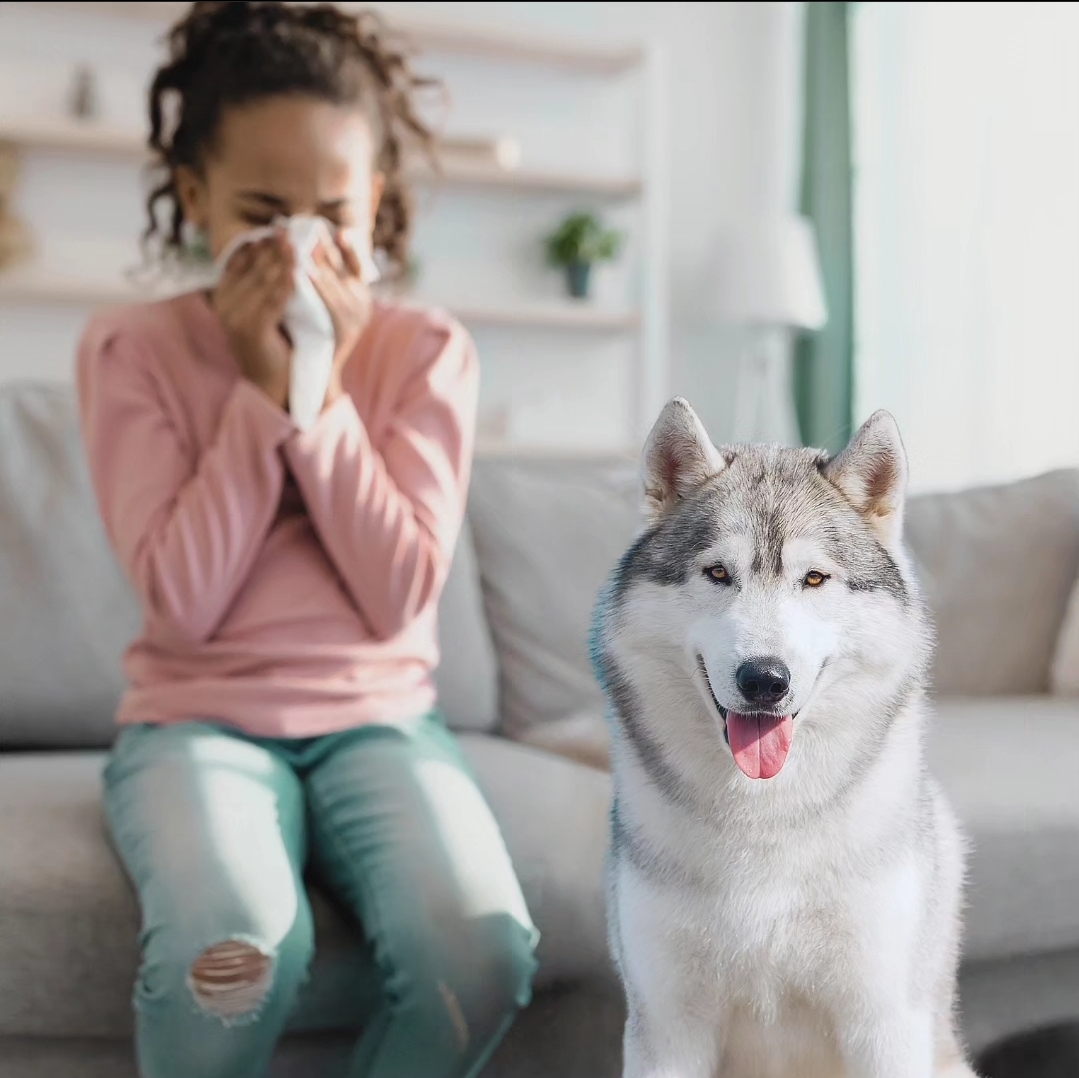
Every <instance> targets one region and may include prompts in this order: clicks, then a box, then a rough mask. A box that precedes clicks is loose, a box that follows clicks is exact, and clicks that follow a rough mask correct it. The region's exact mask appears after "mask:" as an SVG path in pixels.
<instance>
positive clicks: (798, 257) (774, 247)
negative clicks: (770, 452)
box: [711, 214, 827, 445]
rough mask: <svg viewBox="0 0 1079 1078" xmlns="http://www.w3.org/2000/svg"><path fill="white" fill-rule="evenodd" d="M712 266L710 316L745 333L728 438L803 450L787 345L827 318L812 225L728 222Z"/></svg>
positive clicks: (790, 218)
mask: <svg viewBox="0 0 1079 1078" xmlns="http://www.w3.org/2000/svg"><path fill="white" fill-rule="evenodd" d="M714 267H715V268H714V274H713V278H712V289H711V291H712V297H713V313H714V315H715V316H716V317H717V318H718V319H719V320H720V321H721V322H723V323H726V324H728V325H736V326H743V327H746V328H747V329H748V330H749V331H750V333H749V340H748V343H747V344H746V345H745V346H744V347H743V348H742V351H741V354H740V356H739V361H738V383H737V387H736V391H735V393H736V395H735V406H734V423H733V432H732V433H733V438H732V441H735V442H779V443H780V444H782V445H800V444H801V439H800V437H799V434H798V419H797V416H796V415H795V410H794V390H793V385H792V379H791V352H792V348H791V345H792V342H793V338H794V334H795V333H796V332H797V331H798V330H815V329H820V328H821V326H823V325H824V323H825V321H826V320H827V311H826V309H825V304H824V290H823V287H822V285H821V276H820V265H819V262H818V259H817V243H816V235H815V233H814V230H813V224H812V222H810V221H809V220H808V219H807V218H805V217H799V216H796V215H793V214H791V215H787V216H782V215H776V216H775V217H765V218H760V217H758V218H749V219H746V220H743V221H740V222H738V223H737V224H731V225H729V226H728V227H726V228H724V229H723V230H722V232H721V234H720V237H719V242H718V244H717V247H716V260H715V263H714Z"/></svg>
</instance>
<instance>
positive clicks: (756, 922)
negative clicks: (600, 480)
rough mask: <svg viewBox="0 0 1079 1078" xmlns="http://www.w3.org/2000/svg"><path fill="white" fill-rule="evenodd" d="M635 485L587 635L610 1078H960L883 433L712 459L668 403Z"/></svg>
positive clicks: (940, 818) (948, 933) (890, 466)
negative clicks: (640, 507) (603, 834)
mask: <svg viewBox="0 0 1079 1078" xmlns="http://www.w3.org/2000/svg"><path fill="white" fill-rule="evenodd" d="M642 478H643V486H644V501H645V509H646V515H647V518H648V522H647V525H646V527H645V528H644V529H643V531H642V533H641V534H640V535H639V537H638V538H637V540H636V541H635V542H634V544H633V545H632V546H631V547H630V549H629V551H628V552H627V553H626V554H625V556H624V557H623V558H622V560H621V562H620V563H619V565H618V567H617V568H616V570H615V571H614V573H613V575H612V577H611V580H610V582H609V584H608V586H607V588H606V590H605V592H604V594H603V595H602V596H601V599H600V602H599V605H598V607H597V610H596V620H595V624H594V627H593V659H594V662H595V666H596V670H597V673H598V676H599V679H600V681H601V683H602V685H603V687H604V690H605V692H606V694H607V698H608V701H609V704H610V713H611V717H612V724H613V728H614V736H613V747H612V769H613V773H614V804H613V808H612V814H611V823H612V836H611V853H610V858H609V863H608V903H609V907H608V908H609V923H610V936H611V948H612V952H613V955H614V958H615V961H616V964H617V966H618V969H619V972H620V975H621V978H622V982H623V985H624V988H625V993H626V1001H627V1007H628V1020H627V1023H626V1029H625V1039H624V1049H625V1063H624V1075H625V1078H973V1071H971V1070H970V1068H969V1066H968V1065H967V1063H966V1062H965V1061H964V1054H963V1050H962V1048H961V1046H960V1043H959V1040H958V1037H957V1035H956V1027H955V1018H954V1002H955V992H956V967H957V963H958V953H959V930H960V904H961V890H962V877H963V855H964V851H963V841H962V839H961V837H960V832H959V829H958V827H957V825H956V822H955V819H954V818H953V815H952V812H951V810H950V808H949V807H948V804H947V802H946V801H945V799H944V797H943V796H942V794H941V792H940V790H939V788H938V787H937V785H936V783H935V782H934V781H933V779H932V778H931V777H930V775H929V774H928V773H927V771H926V765H925V760H924V757H923V749H922V727H923V724H924V721H925V715H926V702H925V690H924V686H925V681H926V674H927V668H928V664H929V659H930V653H931V645H932V639H931V631H930V627H929V623H928V619H927V616H926V613H925V610H924V607H923V604H922V602H921V600H920V598H919V595H918V591H917V587H916V583H915V580H914V577H913V574H912V572H911V569H910V566H909V564H908V561H907V557H906V555H905V553H904V550H903V547H902V545H901V531H902V516H903V497H904V489H905V485H906V457H905V454H904V451H903V445H902V442H901V441H900V438H899V431H898V429H897V428H896V425H895V421H894V420H893V419H892V417H891V416H890V415H888V414H887V413H886V412H877V413H876V415H874V416H873V417H872V418H871V419H870V420H869V421H868V422H867V423H866V424H865V425H864V426H863V427H862V428H861V429H860V430H859V431H858V432H857V434H856V435H855V436H854V438H853V440H852V441H851V442H850V444H849V445H848V446H847V448H846V449H845V450H844V451H843V452H842V453H840V454H839V456H837V457H836V458H835V459H829V458H828V456H827V455H826V454H824V453H821V452H819V451H816V450H811V449H782V448H779V447H778V446H733V447H729V448H724V449H716V448H715V447H714V446H713V445H712V443H711V442H710V441H709V439H708V436H707V435H706V433H705V431H704V428H703V427H702V426H701V423H700V421H699V420H698V419H697V416H696V415H695V414H694V412H693V410H692V409H691V408H690V407H689V405H688V404H686V402H685V401H682V400H674V401H672V402H671V403H670V404H668V405H667V407H666V408H665V409H664V411H663V413H662V415H661V416H660V418H659V420H658V421H657V423H656V425H655V427H654V429H653V430H652V433H651V434H650V436H649V438H648V442H647V445H646V447H645V451H644V458H643V463H642Z"/></svg>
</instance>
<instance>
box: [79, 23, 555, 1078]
mask: <svg viewBox="0 0 1079 1078" xmlns="http://www.w3.org/2000/svg"><path fill="white" fill-rule="evenodd" d="M169 44H170V58H169V62H168V63H167V64H166V65H165V66H164V67H162V68H161V69H160V70H159V71H158V72H157V76H156V78H155V79H154V82H153V87H152V90H151V93H150V118H151V121H152V136H151V146H152V148H153V149H154V151H155V152H156V153H157V155H158V156H159V158H160V160H161V163H162V164H163V165H164V166H165V169H166V171H167V177H168V178H167V181H166V182H165V183H164V184H163V185H162V186H161V187H160V188H159V189H158V190H157V191H156V192H154V195H153V196H152V197H151V200H150V206H149V209H150V215H151V226H150V231H151V233H153V231H154V227H155V226H154V223H153V222H154V220H156V214H155V211H156V210H157V209H159V206H158V203H159V202H162V201H163V202H164V203H165V205H166V206H167V207H168V209H169V210H170V211H171V214H170V217H171V224H170V229H169V231H168V232H167V235H165V236H164V237H163V240H164V243H165V244H166V245H172V246H179V245H181V244H182V243H183V242H185V238H187V237H190V236H191V234H192V233H194V234H195V235H197V236H199V237H201V240H202V241H204V243H205V245H206V246H208V248H209V251H210V253H212V254H213V255H217V254H219V253H220V252H221V251H222V249H223V248H224V247H225V246H226V245H227V244H228V243H229V241H230V239H232V238H233V237H235V236H236V235H237V234H239V233H240V232H244V231H247V230H249V229H251V228H253V227H256V226H260V225H266V224H268V223H271V222H273V221H275V220H276V219H277V218H279V217H282V216H284V217H288V216H292V215H319V216H321V217H323V218H324V219H325V220H326V222H327V223H328V225H329V229H328V231H327V238H329V236H331V235H332V236H333V237H334V238H333V241H332V242H326V243H324V244H323V245H322V246H321V247H320V249H319V250H318V252H317V255H316V262H317V265H316V268H315V270H314V271H313V273H312V279H313V281H314V283H315V286H316V288H317V289H318V292H319V294H320V295H321V297H322V299H323V301H324V302H325V304H326V306H327V308H328V309H329V311H330V313H331V315H332V318H333V324H334V334H335V354H334V365H333V374H332V376H331V380H330V386H329V389H328V390H327V392H326V396H325V402H324V405H323V408H322V411H321V414H320V415H319V416H318V418H317V420H316V421H315V423H314V425H313V426H312V427H310V428H309V429H306V430H303V431H300V430H298V429H297V427H296V426H295V425H294V423H293V421H292V419H291V418H290V415H289V412H288V391H289V365H290V359H291V344H290V340H289V338H288V336H287V333H286V332H285V331H283V330H282V328H281V325H282V317H283V311H284V307H285V304H286V303H287V301H288V299H289V297H290V295H291V293H292V288H293V285H292V281H293V269H294V258H293V255H292V252H291V248H290V246H289V244H288V242H287V240H286V238H285V234H284V232H282V233H280V234H278V235H274V236H271V237H269V238H268V239H265V240H264V241H262V242H260V243H257V244H254V245H249V246H245V247H242V248H240V250H239V252H238V253H237V254H236V255H235V256H233V257H232V258H231V260H230V261H228V263H227V266H226V268H225V269H224V271H223V275H222V277H221V280H220V283H219V284H218V285H217V287H215V288H214V289H213V291H212V292H211V293H209V294H207V293H202V292H192V293H189V294H186V295H182V296H180V297H179V298H177V299H172V300H168V301H165V302H161V303H148V304H141V305H136V306H132V307H128V308H125V309H122V310H119V311H113V312H111V313H108V314H105V315H103V316H101V317H98V318H97V319H95V320H94V321H93V323H92V324H91V325H90V326H89V328H88V329H87V331H86V333H85V336H84V338H83V341H82V343H81V346H80V350H79V358H78V385H79V398H80V406H81V414H82V423H83V431H84V437H85V440H86V445H87V451H88V456H89V462H90V469H91V473H92V477H93V482H94V486H95V490H96V493H97V497H98V501H99V504H100V507H101V512H102V515H103V517H104V520H105V524H106V527H107V530H108V533H109V536H110V538H111V541H112V543H113V546H114V547H115V549H116V552H117V554H118V556H119V558H120V561H121V562H122V564H123V566H124V567H125V569H126V571H127V574H128V576H129V577H130V579H131V581H132V583H133V585H134V587H135V588H136V590H137V592H138V595H139V596H140V598H141V601H142V605H143V609H144V613H145V622H144V628H143V631H142V635H141V636H140V638H139V639H138V640H137V641H136V642H135V643H134V644H133V645H132V647H131V649H130V651H129V653H128V655H127V658H126V671H127V674H128V677H129V680H130V683H131V687H130V689H129V691H128V692H127V694H126V696H125V697H124V700H123V703H122V705H121V708H120V714H119V720H120V722H121V723H122V724H123V730H122V733H121V734H120V736H119V739H118V741H117V743H116V746H115V749H114V750H113V754H112V758H111V760H110V762H109V765H108V769H107V771H106V776H105V804H106V811H107V816H108V821H109V825H110V827H111V831H112V836H113V839H114V842H115V845H116V848H117V850H118V851H119V853H120V856H121V858H122V859H123V862H124V864H125V865H126V867H127V870H128V872H129V874H130V876H131V878H132V880H133V881H134V884H135V887H136V889H137V891H138V896H139V901H140V905H141V909H142V933H141V937H140V939H141V945H142V965H141V969H140V972H139V976H138V983H137V986H136V989H135V1011H136V1040H137V1051H138V1063H139V1070H140V1074H141V1075H143V1078H247V1076H256V1075H261V1074H263V1073H264V1072H265V1070H266V1067H267V1065H268V1062H269V1060H270V1057H271V1054H272V1052H273V1049H274V1043H275V1041H276V1040H277V1038H278V1036H279V1035H280V1034H281V1032H282V1030H283V1029H284V1028H285V1026H286V1024H287V1023H288V1021H289V1018H290V1015H291V1014H292V1012H293V1010H294V1004H295V1003H296V999H297V993H298V992H299V990H300V988H301V985H302V984H303V981H304V978H305V976H306V973H307V969H308V965H309V962H310V960H311V956H312V950H313V940H312V921H311V910H310V907H309V905H308V900H307V896H306V892H305V889H304V882H303V881H304V873H305V870H306V869H308V868H310V870H311V871H312V872H313V873H314V874H315V876H316V878H317V879H318V881H319V882H320V883H321V884H323V885H324V886H325V887H326V888H327V889H328V890H329V891H330V892H331V893H332V895H333V896H334V897H335V898H336V899H337V901H338V903H339V904H340V905H342V906H343V907H344V908H345V909H347V910H348V911H350V912H351V914H352V915H353V917H354V918H355V919H356V921H357V922H358V924H359V926H360V927H361V928H362V932H363V936H364V940H365V947H366V953H367V954H368V956H369V959H370V968H369V970H368V976H369V984H370V990H369V991H368V990H366V989H365V990H364V991H360V990H357V996H356V999H354V1000H350V1001H347V1002H351V1003H352V1004H353V1006H352V1011H353V1015H352V1016H351V1018H350V1019H349V1021H350V1022H352V1023H354V1024H355V1026H356V1028H362V1030H363V1032H362V1035H361V1036H360V1039H359V1043H358V1045H357V1048H356V1051H355V1055H354V1057H353V1061H352V1064H351V1071H350V1074H351V1075H353V1076H355V1078H360V1076H363V1078H439V1076H446V1078H450V1076H454V1078H460V1076H466V1075H474V1074H476V1073H477V1072H478V1070H479V1069H480V1067H481V1066H482V1065H483V1063H484V1062H485V1060H486V1059H487V1057H488V1056H489V1055H490V1053H491V1051H492V1050H493V1048H494V1046H495V1045H496V1044H497V1042H498V1040H499V1038H500V1037H501V1036H502V1034H503V1033H504V1032H505V1030H506V1028H507V1027H508V1025H509V1023H510V1022H511V1020H512V1018H513V1015H514V1013H515V1011H516V1009H517V1008H518V1007H521V1006H523V1005H525V1004H526V1003H527V1001H528V998H529V990H530V981H531V977H532V973H533V970H534V959H533V954H532V952H533V945H534V943H535V930H534V928H533V926H532V923H531V921H530V919H529V916H528V913H527V911H526V909H525V906H524V901H523V899H522V896H521V892H520V888H519V887H518V884H517V880H516V879H515V877H514V873H513V869H512V867H511V865H510V861H509V858H508V856H507V853H506V850H505V847H504V845H503V843H502V840H501V838H500V836H499V833H498V829H497V826H496V825H495V823H494V821H493V819H492V818H491V815H490V812H489V810H488V809H487V807H486V805H485V804H484V802H483V799H482V797H481V795H480V793H479V792H478V790H477V788H476V786H475V784H474V783H473V780H472V778H471V777H470V775H469V772H468V770H467V768H466V766H465V764H464V762H463V760H462V757H461V754H460V752H459V750H458V748H457V746H456V744H455V743H454V741H453V739H452V738H451V736H450V735H449V734H448V733H447V731H446V729H445V728H444V726H443V724H442V721H441V719H440V718H439V715H438V713H437V711H436V710H435V693H434V689H433V687H432V680H431V672H432V668H433V667H434V665H435V663H436V661H437V657H438V653H437V643H436V633H435V629H436V622H435V608H436V603H437V601H438V596H439V591H440V589H441V587H442V584H443V581H444V579H445V577H446V571H447V567H448V565H449V562H450V558H451V555H452V553H453V547H454V541H455V539H456V537H457V532H458V528H459V527H460V524H461V517H462V513H463V509H464V502H465V489H466V485H467V481H468V473H469V466H470V457H471V449H472V427H473V418H474V413H475V406H476V392H477V378H478V372H477V364H476V357H475V353H474V351H473V347H472V344H471V342H470V341H469V339H468V337H467V335H466V334H465V333H464V331H463V330H462V329H461V328H460V326H458V325H457V324H456V323H454V322H452V321H450V320H448V319H447V318H445V317H444V316H442V315H438V314H433V313H431V314H428V313H420V312H416V311H412V310H406V309H402V308H397V307H393V306H384V305H381V304H379V303H374V302H372V300H371V298H370V296H369V294H368V292H367V290H366V288H365V287H364V285H363V284H362V282H361V273H360V264H361V261H362V260H361V259H360V258H358V257H357V252H356V251H355V250H354V249H353V247H352V246H351V244H350V243H349V242H348V240H347V239H346V235H345V230H348V235H356V234H357V232H356V231H355V230H359V234H360V235H365V234H369V235H370V236H371V238H372V242H373V244H374V247H375V248H376V249H380V250H382V251H383V252H384V253H385V255H386V256H387V258H388V260H389V261H390V263H391V264H393V263H395V264H397V265H400V264H401V262H402V260H403V259H404V257H405V242H406V238H407V231H408V225H409V210H408V206H409V202H408V199H407V197H406V194H407V192H406V191H405V189H404V186H403V177H402V174H401V169H402V146H403V141H404V139H405V138H407V137H410V136H418V137H423V136H424V135H425V134H426V132H425V129H424V128H423V125H422V124H421V123H420V121H419V120H418V119H417V116H416V113H415V111H414V108H413V104H412V101H411V95H412V93H413V91H414V89H415V87H416V86H417V85H418V82H417V80H416V79H414V78H413V77H412V76H411V75H410V73H409V70H408V67H407V65H406V63H405V61H404V59H403V58H402V56H400V55H399V54H397V53H395V52H393V51H391V50H389V49H388V48H387V47H386V45H385V44H384V42H383V41H382V40H380V38H379V28H378V24H377V23H376V22H375V21H374V20H373V17H372V16H370V15H363V16H359V17H355V18H354V17H351V16H348V15H345V14H343V13H341V12H339V11H337V10H335V9H334V8H332V7H329V6H319V7H304V6H293V5H286V4H282V3H196V4H195V5H194V6H193V8H192V9H191V11H190V13H189V14H188V15H187V17H186V18H185V19H183V20H182V21H181V22H180V23H179V24H178V25H177V26H176V27H174V28H173V30H172V31H171V34H170V36H169ZM365 999H367V1000H371V999H373V1000H374V1002H373V1003H372V1004H371V1005H370V1006H367V1007H365V1006H364V1000H365ZM336 1002H338V1003H340V1002H342V1001H336ZM322 1020H323V1021H324V1022H325V1021H327V1019H326V1018H325V1016H323V1019H322Z"/></svg>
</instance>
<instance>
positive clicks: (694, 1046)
mask: <svg viewBox="0 0 1079 1078" xmlns="http://www.w3.org/2000/svg"><path fill="white" fill-rule="evenodd" d="M622 1047H623V1065H622V1075H623V1078H714V1076H715V1073H716V1068H717V1067H718V1065H719V1029H718V1028H717V1026H716V1025H715V1024H713V1023H708V1022H704V1021H700V1020H699V1019H697V1020H694V1018H693V1016H692V1014H683V1015H680V1016H674V1015H671V1014H667V1015H664V1016H663V1017H662V1018H660V1017H659V1016H657V1015H649V1014H648V1013H647V1012H646V1011H645V1010H644V1009H642V1008H639V1007H633V1006H632V1005H631V1007H630V1010H629V1015H628V1017H627V1020H626V1032H625V1036H624V1038H623V1041H622Z"/></svg>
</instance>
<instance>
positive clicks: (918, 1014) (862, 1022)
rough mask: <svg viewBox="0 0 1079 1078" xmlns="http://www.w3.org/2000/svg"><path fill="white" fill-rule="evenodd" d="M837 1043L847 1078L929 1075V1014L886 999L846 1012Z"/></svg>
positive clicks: (931, 1038) (905, 1077)
mask: <svg viewBox="0 0 1079 1078" xmlns="http://www.w3.org/2000/svg"><path fill="white" fill-rule="evenodd" d="M838 1033H839V1043H840V1048H841V1051H842V1054H843V1058H844V1062H845V1063H846V1068H847V1073H848V1074H849V1075H850V1078H932V1075H933V1016H932V1014H931V1013H930V1011H928V1010H916V1009H914V1008H912V1007H908V1006H904V1005H902V1004H899V1005H896V1003H895V1001H894V1000H893V1001H889V1005H888V1006H882V1007H880V1008H878V1009H875V1010H870V1011H866V1012H863V1013H861V1014H860V1015H857V1016H855V1015H849V1016H848V1017H847V1019H846V1020H845V1021H844V1022H843V1023H842V1024H841V1026H840V1028H839V1030H838Z"/></svg>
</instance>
